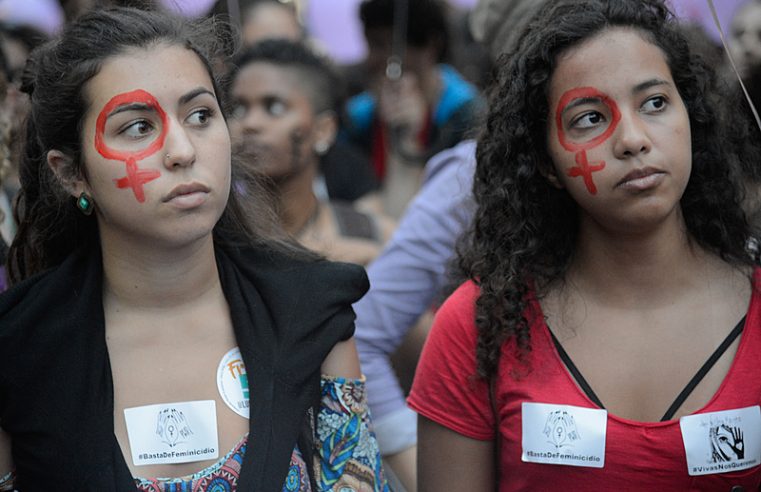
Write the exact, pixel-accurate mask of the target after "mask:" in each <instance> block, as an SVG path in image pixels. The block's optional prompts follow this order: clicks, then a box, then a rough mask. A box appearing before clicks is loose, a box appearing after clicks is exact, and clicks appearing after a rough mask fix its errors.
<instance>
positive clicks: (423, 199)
mask: <svg viewBox="0 0 761 492" xmlns="http://www.w3.org/2000/svg"><path fill="white" fill-rule="evenodd" d="M543 4H544V1H539V0H481V1H480V2H479V3H478V4H477V6H476V8H475V9H474V10H473V12H472V13H471V15H470V29H471V31H472V33H473V36H474V38H475V39H476V40H478V42H480V43H481V44H482V45H483V46H484V47H485V48H486V49H487V50H488V52H489V54H490V57H491V59H492V60H493V61H496V60H497V59H498V58H499V56H500V55H501V54H502V53H511V52H512V51H513V50H514V49H515V44H516V42H517V39H518V36H519V35H520V33H521V32H522V31H523V29H524V27H525V26H526V25H527V24H528V22H529V20H530V19H531V17H532V16H533V15H534V14H535V13H536V11H537V10H539V8H540V7H541V6H542V5H543ZM477 129H478V128H475V130H477ZM475 149H476V145H475V142H474V141H472V140H466V141H463V142H462V143H460V144H458V145H457V146H455V147H453V148H451V149H448V150H445V151H443V152H441V153H439V154H437V155H436V156H434V157H433V158H432V159H431V160H430V161H429V162H428V163H427V164H426V166H425V169H424V179H423V185H422V187H421V189H420V191H419V193H418V194H417V195H416V196H415V198H414V199H413V200H412V201H411V202H410V205H409V207H408V208H407V210H406V211H405V213H404V215H403V216H402V218H401V220H400V222H399V226H398V227H397V230H396V231H395V232H394V235H393V236H392V238H391V240H390V241H389V244H388V245H387V246H386V247H385V248H384V250H383V252H382V253H381V255H380V256H379V257H378V258H377V259H376V260H375V261H374V262H373V263H371V264H370V266H369V267H368V269H367V271H368V276H369V278H370V284H371V286H370V291H369V292H368V293H367V294H366V295H365V296H364V297H363V298H362V299H361V300H360V301H359V302H357V303H356V304H354V309H355V311H356V313H357V332H356V337H357V348H358V350H359V353H360V360H361V362H362V370H363V372H364V374H365V375H366V377H367V384H368V389H369V391H368V399H369V400H368V401H369V404H370V407H371V409H372V412H373V419H374V423H375V429H376V435H377V436H378V444H379V445H380V448H381V452H382V453H383V455H384V459H385V461H386V463H387V464H388V465H389V466H390V468H391V469H393V471H394V472H395V473H396V475H397V476H398V477H399V478H400V479H401V480H402V482H403V483H404V485H405V487H406V488H407V489H408V490H410V491H413V490H416V471H415V468H416V443H417V429H416V426H417V416H416V414H415V413H414V412H413V411H412V410H410V409H409V408H408V407H407V405H406V403H405V401H404V395H405V392H404V390H403V387H402V386H401V385H400V381H399V379H398V376H397V372H395V368H396V369H397V370H398V369H399V368H410V367H411V368H412V369H413V371H414V367H415V363H416V361H417V358H418V355H419V353H420V349H421V347H422V344H423V342H424V341H425V337H426V336H427V330H428V328H429V326H430V319H429V320H428V322H427V324H426V318H427V317H428V312H429V309H430V308H431V306H432V305H435V304H438V303H439V301H440V300H441V299H442V298H443V297H444V296H445V294H446V292H445V291H446V290H447V288H448V287H449V286H450V285H451V284H452V283H453V280H452V278H451V275H452V274H451V272H450V269H449V266H450V263H451V262H452V260H453V258H454V257H455V246H456V244H457V241H458V239H459V238H460V236H461V235H462V233H463V231H464V230H466V229H467V228H468V226H469V225H470V222H471V220H472V218H473V211H474V203H473V195H472V190H471V188H472V184H473V171H474V169H475ZM400 355H402V356H403V358H404V359H407V360H403V361H400V360H399V359H400V357H399V356H400ZM392 356H393V359H394V360H393V365H392ZM395 366H396V367H395ZM400 377H401V379H402V380H409V379H410V378H411V374H408V373H401V374H400Z"/></svg>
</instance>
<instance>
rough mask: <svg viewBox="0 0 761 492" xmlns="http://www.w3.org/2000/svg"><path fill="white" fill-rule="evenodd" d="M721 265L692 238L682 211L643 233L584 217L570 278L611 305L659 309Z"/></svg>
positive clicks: (568, 275) (578, 285) (577, 285)
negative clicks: (623, 230)
mask: <svg viewBox="0 0 761 492" xmlns="http://www.w3.org/2000/svg"><path fill="white" fill-rule="evenodd" d="M715 261H718V260H716V259H715V258H713V255H711V254H709V253H708V252H706V251H704V250H703V249H702V248H700V247H699V246H698V245H697V244H695V243H694V242H692V241H691V240H690V238H689V235H688V233H687V229H686V225H685V223H684V220H683V218H682V215H681V212H680V211H677V212H675V213H674V214H671V216H670V217H669V218H667V219H666V220H664V221H663V222H662V223H661V224H658V225H657V226H655V227H653V228H651V229H649V230H648V231H646V232H637V233H623V234H622V233H621V231H616V232H611V231H607V230H603V229H601V228H600V227H599V226H596V225H595V224H593V223H592V221H591V220H589V219H582V221H581V226H580V231H579V240H578V243H577V249H576V254H575V255H574V258H573V260H572V261H571V266H570V268H569V271H568V274H567V278H568V280H569V281H570V282H571V283H573V284H574V285H575V286H576V287H578V288H580V289H582V290H584V291H585V292H587V293H588V294H590V295H592V296H595V297H597V298H598V299H605V302H606V303H608V304H612V305H614V304H619V303H620V304H626V305H631V304H632V303H640V302H641V303H643V304H647V305H653V304H654V303H656V304H661V303H663V302H669V294H677V293H679V292H682V293H684V292H685V291H687V290H689V286H690V285H693V284H694V283H696V282H699V280H698V278H697V277H699V276H701V275H702V273H701V272H703V271H704V270H705V268H706V266H707V265H708V264H712V263H714V262H715Z"/></svg>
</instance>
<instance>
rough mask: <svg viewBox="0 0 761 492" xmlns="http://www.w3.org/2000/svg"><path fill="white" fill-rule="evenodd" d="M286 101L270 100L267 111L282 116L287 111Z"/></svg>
mask: <svg viewBox="0 0 761 492" xmlns="http://www.w3.org/2000/svg"><path fill="white" fill-rule="evenodd" d="M285 109H286V108H285V103H283V101H276V100H275V101H270V102H269V103H268V104H267V112H268V113H269V114H271V115H272V116H282V115H283V114H284V113H285Z"/></svg>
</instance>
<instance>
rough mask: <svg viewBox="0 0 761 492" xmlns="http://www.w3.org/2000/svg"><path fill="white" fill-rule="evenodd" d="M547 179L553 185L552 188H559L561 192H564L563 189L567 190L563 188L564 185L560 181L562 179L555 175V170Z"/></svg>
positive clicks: (548, 174) (546, 176)
mask: <svg viewBox="0 0 761 492" xmlns="http://www.w3.org/2000/svg"><path fill="white" fill-rule="evenodd" d="M545 178H546V179H547V181H549V182H550V184H551V185H552V186H554V187H555V188H557V189H559V190H562V189H563V188H565V186H563V183H562V182H561V181H560V179H559V178H558V175H557V174H556V173H555V171H554V170H552V171H550V172H549V173H547V174H546V175H545Z"/></svg>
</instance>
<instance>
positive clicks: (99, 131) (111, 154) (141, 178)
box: [95, 89, 169, 203]
mask: <svg viewBox="0 0 761 492" xmlns="http://www.w3.org/2000/svg"><path fill="white" fill-rule="evenodd" d="M135 103H138V104H144V105H146V106H148V107H149V108H151V109H153V110H154V111H156V112H157V113H158V115H159V118H161V133H159V136H158V137H157V138H156V139H155V140H154V141H153V142H151V144H150V145H149V146H148V147H146V148H145V149H143V150H140V151H137V152H132V151H119V150H115V149H112V148H110V147H108V146H107V145H106V143H105V142H104V140H103V133H104V131H105V128H106V120H107V119H108V117H109V115H110V114H111V112H112V111H113V110H114V109H116V108H118V107H119V106H124V105H127V104H135ZM168 131H169V120H168V119H167V117H166V113H165V112H164V110H163V109H162V108H161V105H159V102H158V101H157V100H156V98H155V97H153V96H152V95H151V94H150V93H148V92H146V91H144V90H142V89H138V90H134V91H131V92H125V93H123V94H118V95H116V96H114V97H113V98H111V100H110V101H108V103H106V105H105V106H104V107H103V110H101V112H100V114H99V115H98V119H97V121H96V122H95V149H96V150H97V151H98V153H99V154H100V155H102V156H103V157H105V158H106V159H112V160H116V161H124V163H125V164H126V165H127V175H126V176H125V177H123V178H119V179H115V180H114V182H115V183H116V187H117V188H132V193H134V194H135V198H136V199H137V201H138V202H140V203H143V202H144V201H145V193H143V185H144V184H146V183H148V182H149V181H153V180H154V179H156V178H158V177H159V176H161V173H160V172H159V171H155V170H154V171H150V170H146V169H140V168H139V167H137V161H139V160H141V159H145V158H146V157H148V156H151V155H153V154H155V153H156V152H158V151H159V149H161V147H163V146H164V140H165V139H166V135H167V132H168Z"/></svg>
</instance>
